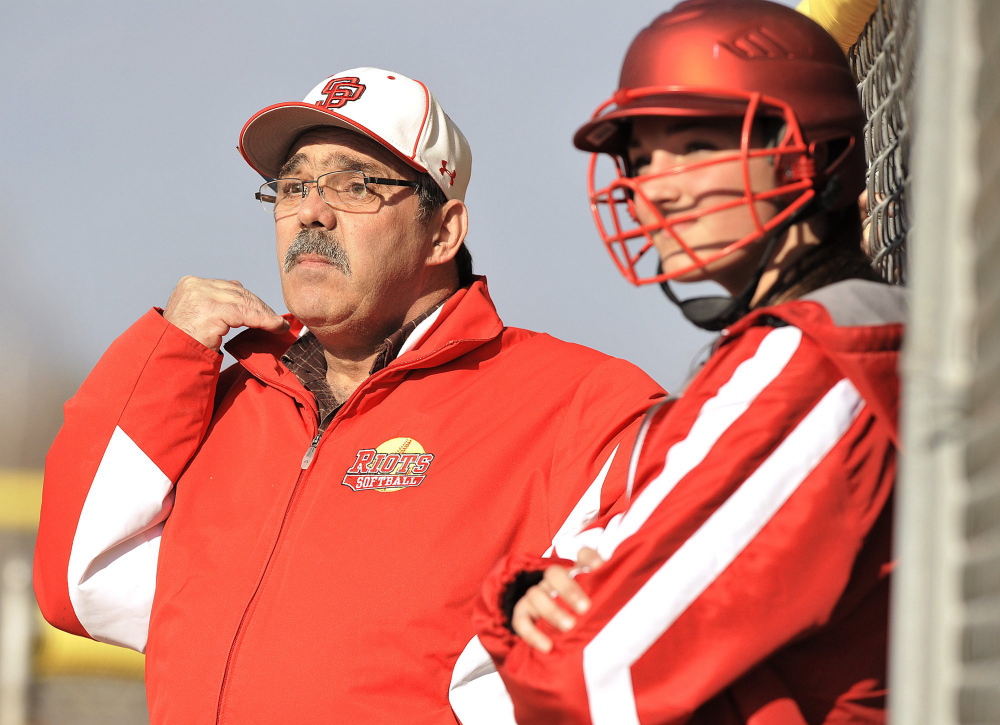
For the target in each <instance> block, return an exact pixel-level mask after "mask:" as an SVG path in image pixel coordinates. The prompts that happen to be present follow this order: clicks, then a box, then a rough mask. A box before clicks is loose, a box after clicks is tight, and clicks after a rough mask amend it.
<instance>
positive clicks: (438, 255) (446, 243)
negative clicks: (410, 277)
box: [427, 199, 469, 265]
mask: <svg viewBox="0 0 1000 725" xmlns="http://www.w3.org/2000/svg"><path fill="white" fill-rule="evenodd" d="M429 223H430V224H431V225H432V227H433V229H432V234H431V242H432V245H431V249H430V252H429V253H428V255H427V264H428V265H437V264H445V263H447V262H450V261H451V260H452V259H454V258H455V254H457V253H458V248H459V247H461V246H462V242H464V241H465V235H466V233H467V232H468V231H469V211H468V209H466V207H465V204H463V203H462V202H461V201H459V200H458V199H449V200H448V201H447V202H445V204H444V206H442V207H441V208H440V209H438V210H437V213H435V214H434V217H433V218H432V219H431V221H430V222H429Z"/></svg>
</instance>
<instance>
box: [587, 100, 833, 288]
mask: <svg viewBox="0 0 1000 725" xmlns="http://www.w3.org/2000/svg"><path fill="white" fill-rule="evenodd" d="M671 98H676V99H677V105H674V104H673V103H672V102H671V101H670V99H671ZM654 99H655V100H656V101H657V102H659V103H662V104H663V105H662V106H659V107H657V106H646V107H645V108H644V109H643V110H642V112H640V113H636V115H635V116H633V117H632V118H634V119H638V118H664V119H670V118H677V117H678V114H677V113H676V110H677V109H678V108H679V107H680V106H681V105H682V104H683V105H685V106H690V105H691V103H692V101H693V100H694V99H701V100H702V109H701V111H700V112H698V111H697V110H696V109H694V108H685V109H683V110H684V112H683V113H681V114H679V115H680V117H682V118H683V117H691V116H693V119H692V120H693V122H694V123H695V124H697V123H699V122H701V121H704V123H705V124H706V125H710V124H711V123H712V122H713V121H715V120H718V118H719V117H718V116H716V115H714V114H715V113H718V112H720V111H722V110H723V109H724V110H725V112H726V114H727V115H726V116H725V117H724V118H726V119H732V120H733V121H734V122H736V123H739V124H740V128H741V131H740V140H739V146H738V148H734V149H732V150H725V151H720V152H716V153H713V154H711V155H710V157H708V158H701V159H699V160H695V161H691V162H687V163H681V164H679V165H675V166H671V167H669V168H666V169H657V170H655V172H650V173H644V174H641V175H637V174H634V173H632V172H631V170H630V165H631V164H630V162H629V161H628V159H627V158H625V157H624V156H623V155H618V154H615V155H614V156H613V158H614V164H613V166H612V168H611V169H610V176H611V180H610V182H607V183H604V182H601V181H599V180H598V178H599V175H600V168H599V167H601V166H602V165H601V164H600V163H599V157H600V155H599V154H594V155H593V156H592V158H591V164H590V173H589V180H588V181H589V194H590V201H591V211H592V213H593V215H594V221H595V223H596V225H597V228H598V232H599V233H600V235H601V238H602V240H603V242H604V244H605V246H606V247H607V249H608V251H609V253H610V254H611V257H612V259H613V260H614V262H615V265H616V266H617V267H618V269H619V271H621V273H622V274H623V275H624V276H625V278H626V279H627V280H628V281H629V282H631V283H632V284H636V285H640V284H649V283H659V282H663V281H665V280H669V279H676V278H683V277H685V276H688V275H691V274H692V273H694V272H697V271H699V270H703V269H704V268H705V267H707V266H709V265H711V264H712V263H713V262H715V261H717V260H719V259H721V258H723V257H726V256H728V255H730V254H732V253H733V252H735V251H737V250H739V249H742V248H744V247H746V246H748V245H751V244H754V243H755V242H757V241H759V240H761V239H762V238H763V237H764V236H765V235H767V234H768V233H769V232H770V231H772V230H773V229H775V228H776V227H777V226H779V225H780V224H781V223H782V222H783V221H784V220H786V219H787V218H788V217H789V216H791V215H792V214H794V213H795V211H797V210H798V209H799V208H801V207H802V206H803V205H805V204H806V203H807V202H808V201H809V200H810V199H812V198H813V197H814V196H815V191H814V189H813V183H814V178H813V177H814V165H813V164H812V163H811V159H812V157H811V155H810V153H809V148H808V147H807V146H806V144H805V143H804V141H803V140H802V134H801V131H800V129H799V126H798V121H797V119H796V118H795V114H794V112H792V110H791V109H790V108H789V107H788V106H787V104H784V103H782V102H781V101H778V100H777V99H771V98H764V97H762V96H761V95H760V94H753V93H740V92H727V93H720V92H717V91H707V90H705V89H694V88H677V87H673V88H647V89H636V90H634V91H630V92H629V94H628V97H627V98H625V99H623V96H622V94H617V95H616V97H615V98H613V99H612V100H610V101H608V103H606V104H604V105H603V106H602V107H601V108H599V109H598V110H597V113H596V114H595V117H594V118H595V119H598V118H599V117H600V116H601V114H603V113H604V112H605V111H606V110H607V108H608V107H609V106H611V105H612V104H616V105H617V103H619V102H621V101H622V100H626V101H633V102H634V101H639V102H646V101H649V100H654ZM740 105H742V107H743V110H742V113H741V114H740V116H735V115H733V113H732V110H733V109H734V108H737V107H739V106H740ZM707 114H712V115H707ZM764 121H770V123H768V124H767V125H769V126H771V127H774V126H776V125H780V129H781V130H780V131H779V132H778V136H777V137H776V138H773V139H770V140H769V142H768V143H767V144H766V145H763V144H760V143H759V142H758V143H756V144H755V143H754V136H755V135H756V136H760V135H761V134H760V132H759V129H760V127H761V125H762V122H764ZM776 122H777V123H776ZM755 131H756V132H755ZM624 133H625V136H627V135H628V131H627V130H626V131H625V132H624ZM622 153H623V154H624V153H625V152H622ZM756 159H765V160H766V161H767V162H768V163H769V165H770V168H771V172H772V173H773V174H774V184H773V185H767V186H768V188H755V184H754V182H753V179H752V172H751V164H753V163H755V161H754V160H756ZM756 163H757V164H758V166H759V162H756ZM607 166H608V165H607V164H605V165H603V167H604V168H603V170H604V171H605V173H607V172H608V169H607ZM724 166H728V167H736V168H738V169H739V177H740V188H739V189H738V193H737V194H734V195H732V196H731V197H728V198H720V199H719V200H718V201H716V202H715V203H709V204H693V205H690V206H686V207H685V208H683V209H680V210H676V211H670V210H665V209H664V208H663V207H662V205H661V204H659V203H657V201H655V200H654V199H652V198H650V195H649V194H648V193H647V189H648V188H649V187H650V185H652V184H655V183H657V182H659V181H660V180H662V179H664V178H667V177H673V178H672V179H671V180H670V183H673V184H676V185H678V186H684V185H689V184H690V183H691V181H690V180H691V178H692V177H694V176H695V175H697V174H704V173H706V172H709V173H711V172H712V171H713V170H714V169H713V168H712V167H724ZM604 178H605V179H607V176H605V177H604ZM756 186H760V185H759V184H758V185H756ZM764 202H769V203H770V204H771V205H772V206H774V207H776V208H777V211H776V213H775V214H773V215H762V214H761V213H760V212H759V209H758V206H759V205H761V204H762V203H764ZM734 210H735V212H736V213H740V214H741V215H743V212H745V215H743V216H745V219H746V220H747V221H748V222H749V225H750V230H749V232H748V233H745V234H741V236H740V237H739V238H737V239H729V240H721V239H720V240H718V241H719V242H720V243H722V244H720V245H718V246H715V247H713V248H709V249H706V248H704V247H701V248H700V249H699V248H698V245H697V244H695V242H694V241H693V240H691V239H690V238H689V237H690V235H688V234H686V233H685V231H684V229H685V227H690V225H691V223H692V222H696V221H698V220H705V221H706V222H709V223H711V222H713V221H717V220H718V219H721V217H722V216H723V215H726V217H727V218H730V219H731V218H733V216H734ZM713 216H714V219H713ZM658 237H659V238H660V239H661V246H662V245H663V241H662V240H665V239H669V243H670V244H671V246H673V245H675V246H676V247H677V248H678V249H679V250H680V251H681V252H682V253H683V255H685V256H686V258H687V259H686V260H685V262H682V263H679V264H672V265H671V266H670V268H668V269H663V268H661V267H660V265H659V251H658V249H657V246H656V242H655V239H656V238H658Z"/></svg>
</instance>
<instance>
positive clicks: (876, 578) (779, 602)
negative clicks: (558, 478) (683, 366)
mask: <svg viewBox="0 0 1000 725" xmlns="http://www.w3.org/2000/svg"><path fill="white" fill-rule="evenodd" d="M902 295H903V293H902V291H901V290H899V289H898V288H889V287H885V286H881V285H875V284H873V283H866V282H848V283H841V284H838V285H832V286H831V287H830V288H827V289H826V290H824V291H822V294H820V293H817V294H816V295H815V296H816V298H817V299H820V300H822V301H823V302H824V303H826V304H827V305H828V307H829V309H828V308H827V307H824V306H823V305H821V304H819V303H817V301H798V302H792V303H788V304H784V305H780V306H778V307H774V308H770V309H764V310H760V311H757V312H755V313H753V314H751V315H749V316H747V317H746V318H744V319H743V320H741V321H740V322H738V323H737V324H736V325H734V326H733V327H731V328H730V329H729V330H728V331H727V332H726V333H725V334H724V337H723V338H722V339H721V341H720V344H719V345H718V346H717V349H716V350H715V351H714V353H713V354H712V356H711V358H710V359H709V361H708V363H707V364H706V366H705V367H704V368H703V369H702V370H701V371H700V373H699V374H698V375H697V377H696V378H695V379H694V380H693V381H692V382H691V384H690V386H689V388H688V389H687V390H686V391H685V392H684V394H683V396H682V397H680V398H678V399H672V400H670V401H668V402H666V403H664V404H662V405H660V406H658V407H656V408H654V409H653V411H651V413H650V415H649V416H647V419H646V421H645V422H644V424H643V426H642V429H641V431H640V433H639V441H640V443H639V445H638V446H637V449H636V451H635V453H634V455H633V460H632V464H631V468H632V476H631V478H630V479H629V481H628V483H627V487H628V488H629V490H630V493H631V499H630V502H629V505H628V508H627V510H626V511H625V512H624V514H621V515H616V516H614V517H612V518H610V519H608V520H604V521H602V522H600V523H601V525H598V526H596V527H594V528H593V529H591V530H588V531H586V532H584V533H583V534H581V535H580V536H578V537H575V539H574V541H573V542H571V543H570V544H568V545H563V544H562V543H560V545H559V546H558V547H557V553H558V554H560V555H561V556H563V557H565V558H566V559H568V560H570V561H572V560H573V559H575V556H576V551H578V550H579V548H580V547H581V546H584V545H587V546H591V547H593V548H596V549H597V550H598V552H599V553H601V555H602V556H603V557H604V559H605V560H606V563H605V565H604V566H603V567H601V568H600V569H598V570H596V571H594V572H591V573H587V574H581V575H579V576H578V577H577V578H576V581H577V582H578V583H580V584H581V586H582V587H583V588H584V590H585V591H586V592H588V594H589V596H590V597H591V598H592V606H591V609H590V610H589V611H588V612H587V613H586V614H584V615H582V616H579V617H577V620H578V623H577V625H576V627H575V628H574V629H572V630H570V631H569V632H567V633H560V632H556V631H554V629H553V628H551V627H548V626H547V625H546V624H545V623H544V622H543V623H540V626H541V627H542V629H543V631H545V632H546V633H547V634H548V635H549V636H550V637H552V639H553V643H554V644H553V649H552V651H551V652H550V653H547V654H543V653H540V652H538V651H536V650H533V649H532V648H530V647H528V646H527V645H526V644H524V643H523V642H522V641H521V640H520V639H518V638H517V637H515V636H514V635H513V634H512V633H511V632H510V631H509V630H508V629H507V627H506V623H507V617H508V613H507V612H506V611H505V610H504V598H505V596H506V597H507V600H506V601H508V602H509V601H510V597H511V595H512V594H513V593H512V592H509V591H508V589H509V588H510V587H513V586H515V584H514V582H515V581H518V582H520V581H523V580H524V579H525V578H526V577H520V578H518V575H519V574H520V573H521V572H524V571H529V572H530V571H540V570H542V569H544V567H545V566H546V565H547V564H548V563H551V560H548V561H546V560H539V559H537V558H535V557H530V556H527V555H521V556H512V557H509V558H507V559H506V560H505V561H503V562H501V563H500V564H499V565H498V567H497V568H496V570H495V571H494V572H493V574H492V575H491V577H490V579H489V580H488V582H487V584H486V586H485V587H484V589H483V594H482V600H481V602H480V603H479V605H478V607H477V614H476V619H477V624H478V626H479V631H480V638H481V640H482V642H483V644H484V646H485V647H486V649H487V650H488V651H489V652H490V653H491V654H492V655H493V657H494V659H495V661H496V662H497V665H498V668H499V670H500V674H501V675H502V677H503V679H504V682H505V684H506V685H507V689H508V690H509V692H510V695H511V697H512V699H513V701H514V708H515V714H516V716H517V721H518V723H520V724H521V725H535V724H538V725H541V724H542V723H544V724H545V725H564V724H568V723H574V724H578V723H593V724H594V725H635V724H638V723H641V724H642V725H653V724H654V723H655V724H657V725H667V724H672V723H698V724H705V725H707V724H709V723H712V724H714V725H734V724H736V723H747V724H748V725H750V724H752V725H796V724H797V723H798V724H801V723H847V722H851V723H859V722H866V723H881V722H884V718H885V711H884V707H885V702H884V695H885V677H886V637H887V622H888V610H887V603H888V585H889V572H890V570H891V569H892V558H891V553H890V543H891V498H892V489H893V483H894V480H895V475H896V459H897V434H896V416H897V398H898V377H897V371H896V368H897V362H898V354H899V347H900V342H901V339H902V332H903V328H902V325H901V324H900V323H899V320H900V319H901V315H900V314H898V313H899V312H901V310H902V309H903V307H904V305H903V304H901V302H902V299H901V298H902ZM851 308H853V311H852V309H851ZM857 313H860V314H861V316H862V317H868V318H869V319H864V320H862V319H857ZM838 317H842V318H843V317H846V318H854V319H846V320H845V319H841V320H838V319H836V318H838Z"/></svg>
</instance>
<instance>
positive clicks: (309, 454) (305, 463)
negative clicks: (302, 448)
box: [302, 433, 323, 471]
mask: <svg viewBox="0 0 1000 725" xmlns="http://www.w3.org/2000/svg"><path fill="white" fill-rule="evenodd" d="M322 435H323V434H322V433H317V434H316V437H315V438H313V439H312V443H310V444H309V450H308V451H306V454H305V455H304V456H302V470H303V471H304V470H306V469H307V468H309V464H310V463H312V459H313V455H315V453H316V446H318V445H319V439H320V436H322Z"/></svg>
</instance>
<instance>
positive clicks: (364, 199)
mask: <svg viewBox="0 0 1000 725" xmlns="http://www.w3.org/2000/svg"><path fill="white" fill-rule="evenodd" d="M310 184H315V185H316V188H317V189H318V190H319V195H320V197H321V198H322V199H323V201H325V202H326V203H327V206H331V207H333V208H334V209H338V210H340V211H357V210H358V209H362V208H364V207H366V206H371V205H372V204H373V203H374V202H376V201H377V200H379V199H380V197H379V195H378V194H376V193H375V192H374V191H373V190H372V188H371V187H373V186H376V185H383V186H410V187H413V188H417V187H418V186H419V184H417V182H415V181H405V180H403V179H381V178H378V177H374V176H366V175H365V173H364V172H363V171H331V172H329V173H326V174H321V175H319V176H318V177H316V178H315V179H313V180H312V181H306V180H303V179H274V180H273V181H266V182H264V183H263V184H261V185H260V191H258V192H257V193H256V194H254V196H255V197H256V198H257V199H258V200H259V201H260V203H261V205H263V207H264V209H266V210H267V211H268V212H270V213H272V214H276V213H279V212H294V211H297V210H298V208H299V206H300V205H301V204H302V200H303V199H305V198H306V195H307V194H308V193H309V185H310Z"/></svg>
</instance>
